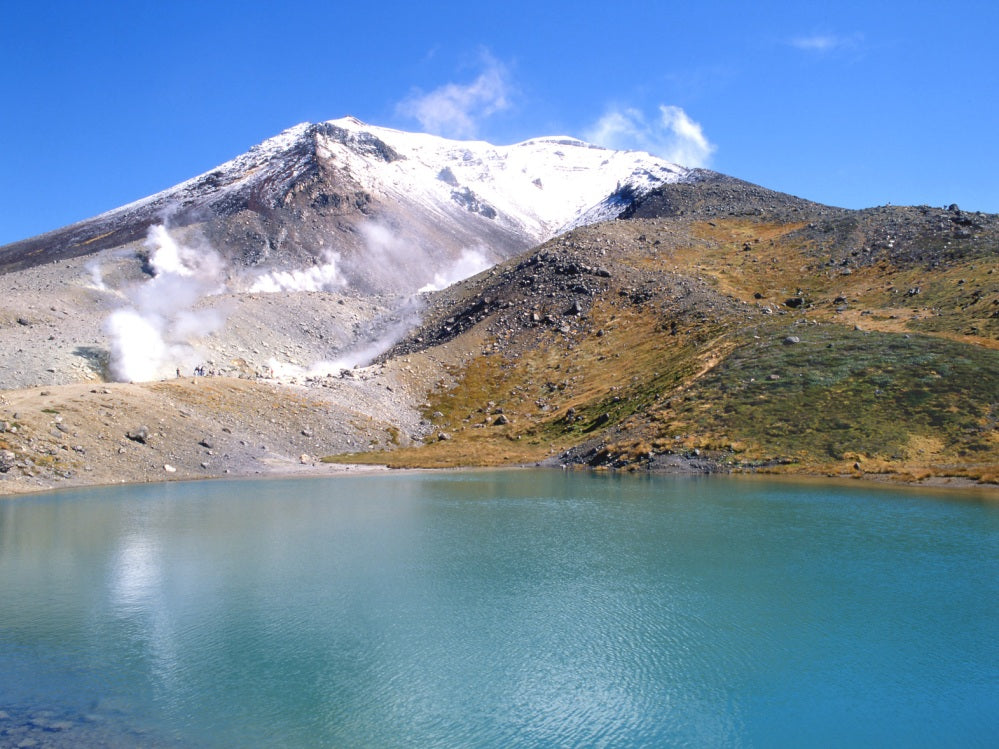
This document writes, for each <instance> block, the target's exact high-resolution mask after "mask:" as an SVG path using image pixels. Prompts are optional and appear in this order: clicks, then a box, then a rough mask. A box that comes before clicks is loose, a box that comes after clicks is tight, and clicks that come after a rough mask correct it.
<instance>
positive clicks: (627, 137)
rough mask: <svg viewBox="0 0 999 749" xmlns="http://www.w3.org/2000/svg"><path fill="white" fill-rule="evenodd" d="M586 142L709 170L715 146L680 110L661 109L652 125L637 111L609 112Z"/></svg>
mask: <svg viewBox="0 0 999 749" xmlns="http://www.w3.org/2000/svg"><path fill="white" fill-rule="evenodd" d="M585 137H586V139H587V140H589V141H591V142H593V143H596V144H598V145H601V146H606V147H607V148H615V149H619V150H635V151H648V152H649V153H651V154H654V155H655V156H659V157H660V158H663V159H666V160H667V161H672V162H673V163H675V164H681V165H682V166H688V167H698V166H707V164H708V162H709V160H710V158H711V154H713V153H714V152H715V150H716V146H715V145H714V144H713V143H711V141H709V140H708V139H707V137H706V136H705V135H704V130H703V129H702V128H701V126H700V124H699V123H697V122H695V121H694V120H692V119H690V117H689V116H688V115H687V113H686V112H684V111H683V109H681V108H680V107H676V106H669V105H665V104H661V105H659V117H657V118H656V119H654V120H653V121H651V122H649V121H648V120H647V119H646V118H645V115H644V114H643V113H642V112H641V111H640V110H638V109H632V108H627V109H621V110H614V111H610V112H608V113H607V114H605V115H604V116H603V117H601V118H600V119H599V120H598V121H597V122H596V124H595V125H594V126H593V127H591V128H590V129H589V130H588V131H587V133H586V135H585Z"/></svg>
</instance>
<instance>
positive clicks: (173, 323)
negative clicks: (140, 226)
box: [104, 225, 225, 382]
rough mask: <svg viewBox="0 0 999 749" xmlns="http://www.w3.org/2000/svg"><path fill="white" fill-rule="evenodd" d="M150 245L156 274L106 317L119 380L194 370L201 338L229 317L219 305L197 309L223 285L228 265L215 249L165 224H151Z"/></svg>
mask: <svg viewBox="0 0 999 749" xmlns="http://www.w3.org/2000/svg"><path fill="white" fill-rule="evenodd" d="M146 247H147V248H148V249H149V250H150V251H151V254H150V258H149V263H150V265H151V266H152V268H153V272H154V273H155V275H154V277H153V278H152V279H150V280H149V281H146V282H145V283H143V284H139V285H137V286H134V287H132V288H131V289H127V290H125V296H126V297H127V298H128V300H129V301H130V302H131V305H130V306H128V307H123V308H122V309H119V310H116V311H115V312H112V313H111V315H109V316H108V318H107V320H105V322H104V330H105V332H106V333H107V334H108V335H109V336H111V359H110V370H111V376H112V377H113V378H114V379H115V380H118V381H125V382H127V381H133V382H143V381H148V380H155V379H160V378H163V377H168V376H173V375H174V373H175V372H176V371H177V370H178V369H181V370H184V369H187V370H189V369H192V368H193V367H194V366H196V365H197V364H198V363H200V357H199V355H198V353H197V351H196V350H195V348H194V344H195V343H196V341H197V339H199V338H202V337H204V336H207V335H210V334H211V333H213V332H215V331H216V330H218V329H219V328H221V327H222V325H223V323H224V322H225V319H224V317H223V315H222V313H221V312H219V311H218V310H213V309H207V310H197V309H195V305H197V303H198V302H199V301H200V300H201V299H203V298H204V297H206V296H208V295H209V294H213V293H218V292H219V291H221V289H222V286H221V278H222V271H223V268H224V265H223V261H222V258H221V257H220V256H219V254H218V253H217V252H215V251H214V250H213V249H211V248H210V247H207V246H205V247H200V248H193V247H189V246H187V245H183V244H180V243H178V242H177V241H176V240H174V238H173V237H171V236H170V233H169V232H168V231H167V229H166V227H165V226H162V225H158V226H153V227H151V228H150V229H149V234H148V236H147V238H146Z"/></svg>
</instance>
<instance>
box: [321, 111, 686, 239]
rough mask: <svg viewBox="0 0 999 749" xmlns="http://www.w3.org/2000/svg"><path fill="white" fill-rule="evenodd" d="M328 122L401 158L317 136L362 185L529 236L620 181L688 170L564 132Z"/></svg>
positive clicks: (547, 233) (576, 213) (640, 188)
mask: <svg viewBox="0 0 999 749" xmlns="http://www.w3.org/2000/svg"><path fill="white" fill-rule="evenodd" d="M326 124H327V125H331V126H334V127H336V128H343V129H344V130H346V131H347V132H349V133H351V134H352V135H355V136H357V137H363V136H364V135H365V134H368V135H371V136H374V137H375V138H377V139H378V140H380V141H382V142H384V143H385V144H387V145H388V146H390V147H391V148H392V149H393V151H394V152H395V153H396V154H398V155H399V156H400V157H401V158H399V159H393V160H391V161H381V160H375V159H370V158H365V157H364V155H363V154H358V153H357V151H356V150H354V149H353V148H351V144H350V142H347V143H344V142H342V141H341V140H338V139H336V138H333V137H328V136H327V137H324V136H320V137H319V139H318V145H319V149H320V150H319V153H320V154H321V155H323V156H326V157H327V158H329V159H331V160H333V161H337V162H341V163H345V164H346V165H347V166H348V168H349V170H350V171H351V173H352V174H353V175H354V176H355V177H357V178H358V181H359V182H360V183H361V184H363V185H365V186H366V187H367V188H368V189H371V190H375V191H378V190H382V191H384V194H385V195H386V196H390V197H392V198H395V199H408V200H413V199H416V200H418V201H419V202H421V203H423V204H425V205H427V206H428V207H429V206H436V207H437V208H438V209H440V210H442V212H445V213H451V212H452V211H453V208H454V206H455V205H457V206H458V207H460V208H461V209H463V210H467V211H472V212H475V213H479V214H480V215H483V216H485V217H486V218H490V219H493V220H496V221H498V222H500V223H505V224H510V225H511V226H514V227H516V228H517V229H519V230H520V231H522V232H524V233H525V234H527V235H529V236H530V237H531V238H532V239H534V240H535V241H542V240H544V239H548V238H549V237H551V236H552V235H553V234H555V233H557V232H558V231H559V230H560V229H561V228H562V227H564V226H566V225H569V224H573V223H574V222H575V221H576V220H578V219H579V218H580V217H581V216H582V215H583V214H584V213H586V212H587V211H589V210H590V209H592V208H594V207H595V206H597V205H598V204H600V203H601V202H602V201H604V200H605V199H607V198H608V197H609V196H610V195H611V194H612V193H614V192H616V191H618V190H619V188H620V187H622V186H624V185H630V186H631V187H632V188H633V189H634V191H635V192H636V193H639V194H641V193H645V192H648V191H649V190H651V189H652V188H653V187H656V186H657V185H660V184H663V183H666V182H676V181H678V180H680V179H682V178H683V177H685V176H686V174H687V173H688V170H687V169H684V168H683V167H680V166H677V165H675V164H670V163H668V162H665V161H663V160H661V159H658V158H656V157H654V156H650V155H649V154H647V153H641V152H637V151H611V150H609V149H605V148H601V147H599V146H593V145H590V144H588V143H585V142H583V141H581V140H578V139H575V138H569V137H549V138H535V139H532V140H527V141H524V142H523V143H517V144H515V145H512V146H494V145H491V144H489V143H486V142H484V141H464V142H462V141H452V140H447V139H445V138H440V137H437V136H434V135H426V134H417V133H406V132H402V131H399V130H391V129H388V128H382V127H372V126H370V125H365V124H364V123H362V122H360V121H359V120H357V119H354V118H352V117H346V118H343V119H340V120H332V121H330V122H329V123H326Z"/></svg>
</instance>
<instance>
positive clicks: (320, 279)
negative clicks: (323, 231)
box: [250, 252, 344, 294]
mask: <svg viewBox="0 0 999 749" xmlns="http://www.w3.org/2000/svg"><path fill="white" fill-rule="evenodd" d="M339 260H340V257H339V256H338V255H337V254H336V253H333V252H326V253H325V254H324V255H323V262H322V263H319V264H318V265H313V266H312V267H310V268H303V269H300V270H290V271H284V270H275V271H271V272H270V273H265V274H264V275H262V276H258V277H257V279H256V280H255V281H254V282H253V285H252V286H250V292H251V293H265V294H275V293H277V292H281V291H334V290H336V289H339V288H342V287H343V286H344V279H343V277H342V276H341V275H340V274H339V272H338V271H337V263H338V262H339Z"/></svg>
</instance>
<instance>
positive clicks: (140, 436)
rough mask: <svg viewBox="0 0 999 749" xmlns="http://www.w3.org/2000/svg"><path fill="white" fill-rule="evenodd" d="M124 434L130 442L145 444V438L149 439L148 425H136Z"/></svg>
mask: <svg viewBox="0 0 999 749" xmlns="http://www.w3.org/2000/svg"><path fill="white" fill-rule="evenodd" d="M125 436H126V437H128V438H129V439H130V440H132V442H138V443H139V444H140V445H145V444H146V440H148V439H149V427H147V426H146V425H145V424H142V425H140V426H137V427H136V428H135V429H131V430H129V431H128V432H125Z"/></svg>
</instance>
